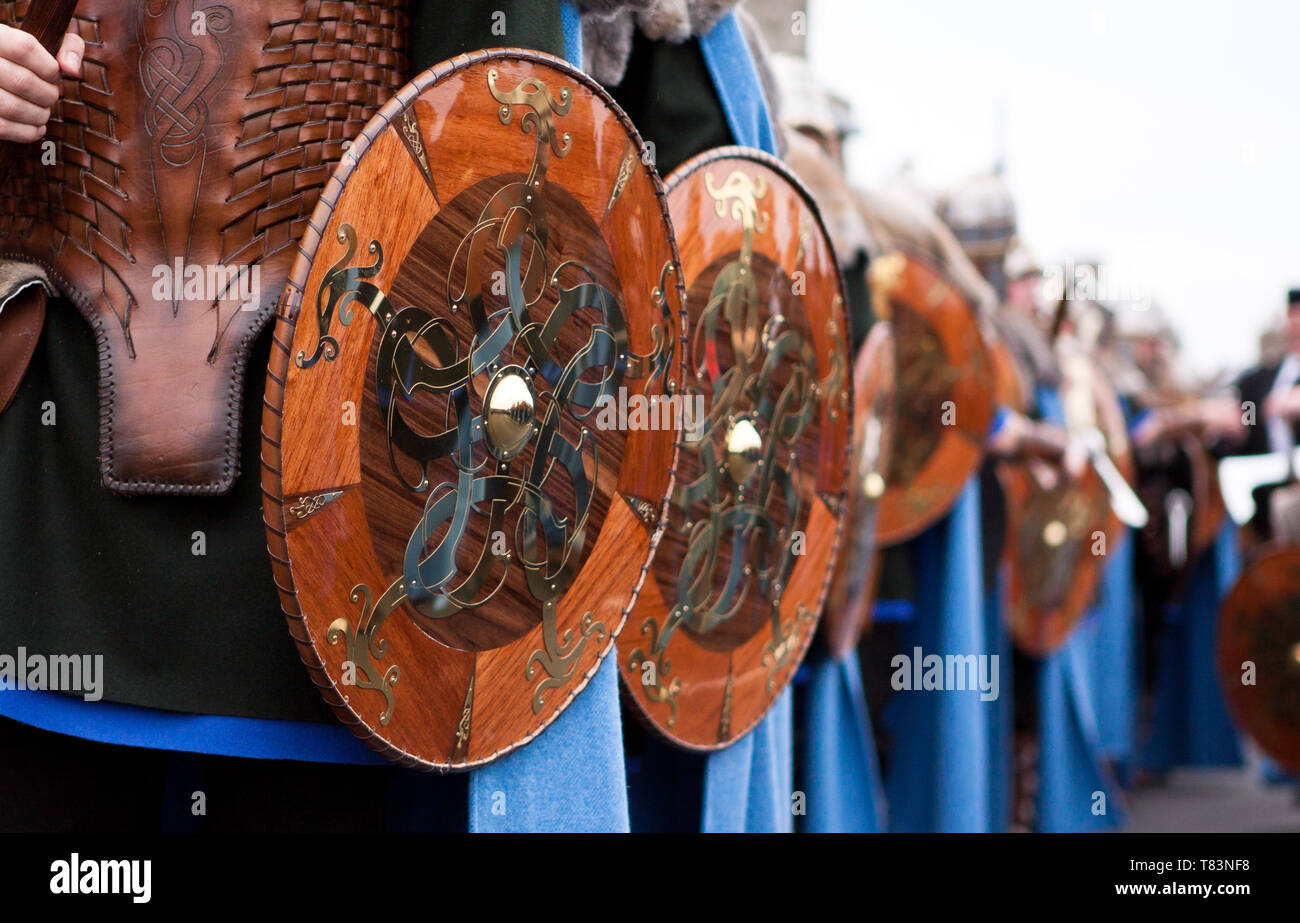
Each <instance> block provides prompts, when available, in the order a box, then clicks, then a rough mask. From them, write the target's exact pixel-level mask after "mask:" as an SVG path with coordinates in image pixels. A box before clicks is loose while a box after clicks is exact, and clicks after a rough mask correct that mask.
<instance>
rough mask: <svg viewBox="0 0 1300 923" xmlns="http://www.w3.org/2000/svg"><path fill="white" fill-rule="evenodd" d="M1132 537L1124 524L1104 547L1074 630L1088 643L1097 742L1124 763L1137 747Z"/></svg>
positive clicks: (1107, 754) (1110, 757) (1115, 760)
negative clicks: (1097, 579)
mask: <svg viewBox="0 0 1300 923" xmlns="http://www.w3.org/2000/svg"><path fill="white" fill-rule="evenodd" d="M1133 550H1134V540H1133V537H1132V535H1131V534H1130V533H1129V530H1127V529H1125V530H1123V531H1122V533H1121V535H1120V537H1119V539H1118V540H1117V541H1116V542H1115V544H1114V545H1113V546H1112V547H1111V548H1110V549H1108V554H1107V556H1106V558H1107V559H1106V564H1105V568H1104V570H1103V571H1102V575H1101V585H1100V587H1099V588H1098V593H1097V603H1096V605H1095V606H1093V607H1092V608H1091V609H1090V610H1089V611H1088V613H1087V615H1086V616H1085V617H1084V620H1083V624H1082V625H1080V626H1079V629H1078V631H1079V632H1080V633H1082V635H1083V636H1084V638H1085V639H1087V643H1088V644H1089V646H1090V647H1091V654H1090V657H1089V664H1090V665H1091V667H1092V671H1091V672H1092V676H1091V679H1092V684H1091V685H1092V688H1093V689H1094V690H1095V701H1096V710H1097V746H1098V747H1099V748H1100V752H1101V754H1102V755H1103V756H1105V757H1106V758H1107V759H1109V760H1112V761H1114V762H1116V763H1125V762H1127V761H1128V760H1130V759H1132V757H1133V756H1134V754H1135V752H1136V750H1135V748H1136V729H1137V713H1138V704H1139V702H1140V699H1141V697H1140V696H1139V694H1138V665H1137V651H1138V639H1137V604H1136V603H1137V600H1136V597H1137V588H1136V586H1135V585H1134V582H1133Z"/></svg>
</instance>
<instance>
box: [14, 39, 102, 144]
mask: <svg viewBox="0 0 1300 923" xmlns="http://www.w3.org/2000/svg"><path fill="white" fill-rule="evenodd" d="M85 53H86V43H85V42H83V41H82V40H81V36H79V35H77V34H76V33H75V32H73V31H69V32H68V34H67V35H65V36H64V37H63V44H62V46H61V47H60V48H59V54H58V58H57V60H56V59H55V58H54V57H52V56H51V55H50V53H49V52H48V51H46V50H45V49H44V48H42V47H41V46H40V43H39V42H37V41H36V39H35V38H34V37H33V36H32V35H31V34H29V33H27V32H23V31H22V30H21V29H15V28H13V27H12V26H5V25H0V141H20V142H32V141H37V140H39V139H40V138H42V137H44V136H45V123H46V122H48V121H49V120H50V111H51V109H53V107H54V104H55V103H56V102H58V101H59V77H60V75H62V76H65V77H80V76H81V59H82V57H83V56H84V55H85Z"/></svg>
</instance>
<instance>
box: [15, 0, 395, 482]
mask: <svg viewBox="0 0 1300 923" xmlns="http://www.w3.org/2000/svg"><path fill="white" fill-rule="evenodd" d="M406 6H407V4H406V2H405V0H375V2H348V3H343V2H321V0H309V2H306V3H304V2H301V0H257V2H254V0H222V2H219V3H216V2H208V0H148V2H140V3H134V2H133V3H122V2H118V0H82V2H80V3H78V5H77V14H76V19H75V20H74V22H75V25H76V28H77V29H78V30H79V31H80V33H81V36H82V38H84V39H85V41H86V46H87V48H86V57H85V72H84V75H83V79H82V80H80V81H66V80H65V82H64V93H63V98H62V99H61V100H60V101H59V103H58V106H57V109H56V110H55V112H54V116H53V118H52V120H51V123H50V127H49V132H48V134H47V136H46V138H47V142H46V143H44V144H37V145H33V146H32V147H31V148H30V153H29V155H28V156H25V157H20V158H16V162H15V164H14V169H13V171H12V173H11V175H9V176H5V177H0V259H17V260H26V261H32V262H37V263H39V264H41V265H42V266H44V267H45V268H46V270H47V271H48V272H49V274H50V277H51V278H52V279H53V280H54V281H55V284H56V285H57V286H58V287H59V289H60V290H61V291H62V293H63V294H65V295H66V296H67V297H68V298H70V299H71V300H72V301H73V302H74V303H75V304H76V305H77V307H78V308H79V309H80V310H81V312H82V314H83V315H84V316H85V317H86V319H87V320H88V321H89V322H90V324H91V326H92V327H93V328H94V331H95V337H96V341H97V344H98V348H99V399H100V470H101V473H102V476H103V480H104V483H105V484H106V485H107V486H108V487H109V488H110V489H112V490H115V491H118V492H121V493H133V494H145V493H152V494H176V493H181V494H219V493H224V492H225V491H226V490H228V489H229V487H230V485H231V484H232V483H233V481H234V479H235V477H237V476H238V474H239V454H238V449H239V439H240V434H239V421H240V412H239V407H240V403H241V398H242V392H243V372H244V366H245V363H246V361H247V357H248V353H249V349H250V348H251V346H252V344H253V341H254V340H255V339H256V337H257V334H258V332H259V331H260V330H261V329H262V328H263V326H264V325H265V324H266V322H267V321H268V320H269V319H270V318H271V316H272V315H273V313H274V307H275V301H276V299H277V297H278V296H279V294H280V292H281V290H282V289H283V287H284V283H285V280H286V278H287V276H288V273H289V268H290V264H291V263H292V261H293V257H294V256H295V255H296V252H297V242H298V239H299V237H300V236H301V234H302V233H303V231H304V230H305V229H306V228H307V224H308V221H309V219H310V216H311V212H312V209H313V208H314V207H315V205H316V202H317V199H318V198H319V197H320V193H321V190H322V188H323V187H324V185H325V182H326V180H327V179H328V178H329V176H330V173H331V171H332V170H333V167H334V164H335V163H336V162H337V161H338V160H339V158H340V157H341V156H342V155H343V152H344V150H345V145H346V144H347V143H348V141H349V139H351V138H353V137H354V136H355V135H357V133H358V132H359V131H360V130H361V128H362V127H363V126H364V125H365V123H366V122H367V120H369V118H370V117H371V116H372V115H373V114H374V113H375V112H376V111H377V110H378V109H379V107H380V106H381V105H382V104H383V103H384V102H385V101H387V99H388V98H389V97H390V96H391V95H392V93H393V91H394V90H395V89H396V88H397V87H399V86H400V85H401V84H402V83H403V82H404V80H405V79H406V76H407V75H406V73H405V72H406V61H405V38H406V18H407V17H406ZM26 7H27V4H26V3H12V2H9V3H6V2H0V21H3V22H6V23H11V24H12V23H16V22H17V21H18V20H19V19H21V16H22V14H23V13H24V12H25V10H26ZM48 142H53V144H52V145H51V144H49V143H48ZM87 374H89V370H87Z"/></svg>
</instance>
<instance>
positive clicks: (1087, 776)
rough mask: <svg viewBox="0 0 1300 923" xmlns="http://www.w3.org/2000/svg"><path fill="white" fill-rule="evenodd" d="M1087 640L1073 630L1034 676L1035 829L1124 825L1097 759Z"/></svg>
mask: <svg viewBox="0 0 1300 923" xmlns="http://www.w3.org/2000/svg"><path fill="white" fill-rule="evenodd" d="M1091 655H1092V650H1091V646H1090V644H1089V641H1088V638H1086V637H1085V636H1084V635H1083V634H1082V633H1080V632H1078V631H1075V632H1074V633H1072V634H1071V635H1070V637H1069V639H1068V640H1067V641H1066V642H1065V644H1064V645H1063V646H1062V647H1061V649H1060V650H1058V651H1057V652H1056V653H1055V654H1053V655H1052V656H1051V657H1049V658H1047V659H1046V660H1044V661H1043V663H1042V665H1041V668H1040V672H1039V676H1038V802H1037V806H1038V830H1039V831H1040V832H1042V833H1088V832H1097V831H1104V830H1115V829H1117V828H1119V827H1121V826H1123V824H1124V817H1123V813H1122V805H1121V803H1120V800H1119V788H1118V785H1117V784H1116V782H1115V779H1114V778H1113V776H1111V775H1110V773H1108V772H1107V770H1106V769H1105V766H1104V763H1103V762H1102V760H1101V758H1100V756H1101V742H1100V738H1099V734H1098V729H1097V712H1096V708H1095V705H1094V697H1093V691H1092V689H1091V688H1090V687H1091V682H1090V680H1091V666H1090V663H1089V658H1090V657H1091Z"/></svg>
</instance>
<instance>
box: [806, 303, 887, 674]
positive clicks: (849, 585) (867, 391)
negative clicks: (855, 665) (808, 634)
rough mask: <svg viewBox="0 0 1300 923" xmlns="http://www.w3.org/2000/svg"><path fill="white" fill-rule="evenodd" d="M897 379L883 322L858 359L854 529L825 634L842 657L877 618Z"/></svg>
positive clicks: (851, 520)
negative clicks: (879, 521)
mask: <svg viewBox="0 0 1300 923" xmlns="http://www.w3.org/2000/svg"><path fill="white" fill-rule="evenodd" d="M895 380H896V379H895V370H894V334H893V331H892V330H891V328H890V326H889V322H888V321H877V322H876V323H875V325H874V326H873V327H872V328H871V333H870V334H868V335H867V339H866V341H865V342H863V344H862V346H861V348H860V349H859V350H858V358H857V359H856V360H854V363H853V470H852V472H851V473H850V476H849V499H848V503H849V511H848V532H847V535H846V536H845V539H844V551H843V553H842V554H841V555H840V559H839V561H838V562H837V563H836V565H835V579H834V581H832V583H831V595H830V599H829V600H828V601H827V603H826V612H825V613H824V614H823V616H822V633H823V634H824V635H825V636H826V643H827V645H828V646H829V647H830V651H831V655H832V656H834V657H836V658H842V657H844V656H845V655H846V654H848V652H849V651H851V650H852V649H853V647H854V646H855V645H856V644H857V643H858V636H859V635H861V634H862V632H863V631H864V630H865V629H866V628H867V627H869V625H870V623H871V604H872V602H873V601H874V600H875V596H876V577H877V569H878V564H879V560H880V549H879V546H878V543H877V540H876V516H877V514H878V512H879V508H880V498H881V497H883V496H884V493H885V486H886V482H885V475H886V474H887V473H888V471H889V459H890V453H891V451H892V449H893V442H894V414H895V412H896V406H897V404H896V400H895V395H894V382H895Z"/></svg>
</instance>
